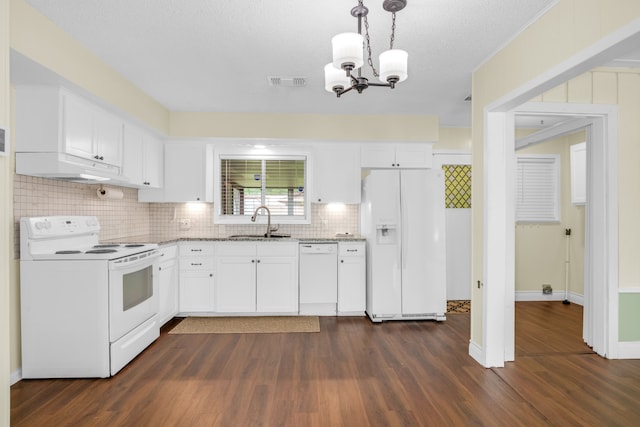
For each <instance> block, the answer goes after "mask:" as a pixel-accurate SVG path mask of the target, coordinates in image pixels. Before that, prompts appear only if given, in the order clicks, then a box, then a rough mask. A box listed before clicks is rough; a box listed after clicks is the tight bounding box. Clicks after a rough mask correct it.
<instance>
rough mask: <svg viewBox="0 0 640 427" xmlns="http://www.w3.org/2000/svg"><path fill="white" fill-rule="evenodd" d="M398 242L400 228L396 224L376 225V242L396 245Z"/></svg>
mask: <svg viewBox="0 0 640 427" xmlns="http://www.w3.org/2000/svg"><path fill="white" fill-rule="evenodd" d="M397 242H398V228H397V226H396V225H395V224H378V225H376V243H377V244H379V245H395V244H396V243H397Z"/></svg>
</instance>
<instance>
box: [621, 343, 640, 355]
mask: <svg viewBox="0 0 640 427" xmlns="http://www.w3.org/2000/svg"><path fill="white" fill-rule="evenodd" d="M616 359H640V341H620V342H619V343H618V354H617V357H616Z"/></svg>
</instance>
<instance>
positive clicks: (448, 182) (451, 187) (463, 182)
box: [442, 165, 471, 209]
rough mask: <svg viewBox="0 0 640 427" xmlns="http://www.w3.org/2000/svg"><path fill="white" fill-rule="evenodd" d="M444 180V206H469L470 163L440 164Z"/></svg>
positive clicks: (464, 207)
mask: <svg viewBox="0 0 640 427" xmlns="http://www.w3.org/2000/svg"><path fill="white" fill-rule="evenodd" d="M442 170H443V171H444V182H445V192H444V196H445V201H444V204H445V208H454V209H468V208H470V207H471V165H442Z"/></svg>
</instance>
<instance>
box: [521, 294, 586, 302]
mask: <svg viewBox="0 0 640 427" xmlns="http://www.w3.org/2000/svg"><path fill="white" fill-rule="evenodd" d="M564 299H565V295H564V291H555V292H553V293H552V294H543V293H542V291H516V301H564ZM567 299H568V300H569V302H572V303H574V304H578V305H583V304H584V296H583V295H580V294H577V293H575V292H569V295H568V297H567Z"/></svg>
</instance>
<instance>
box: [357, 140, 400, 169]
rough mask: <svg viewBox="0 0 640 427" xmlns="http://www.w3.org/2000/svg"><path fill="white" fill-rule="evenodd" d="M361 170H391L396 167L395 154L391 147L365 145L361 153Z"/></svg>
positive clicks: (389, 145) (388, 145)
mask: <svg viewBox="0 0 640 427" xmlns="http://www.w3.org/2000/svg"><path fill="white" fill-rule="evenodd" d="M361 156H362V159H361V165H362V167H363V168H391V167H395V166H396V157H395V156H396V154H395V149H394V147H393V145H391V144H387V145H377V144H376V145H373V144H372V145H367V144H364V145H363V147H362V151H361Z"/></svg>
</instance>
